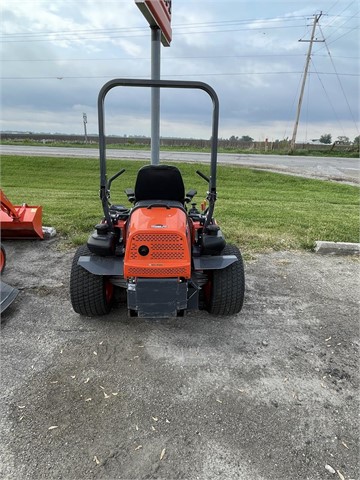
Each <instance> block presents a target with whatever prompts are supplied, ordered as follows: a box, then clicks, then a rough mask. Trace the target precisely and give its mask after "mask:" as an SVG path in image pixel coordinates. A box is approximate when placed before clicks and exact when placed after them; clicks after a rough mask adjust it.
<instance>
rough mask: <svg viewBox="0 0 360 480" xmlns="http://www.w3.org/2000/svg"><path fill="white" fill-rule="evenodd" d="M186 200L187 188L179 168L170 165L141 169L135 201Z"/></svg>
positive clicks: (137, 179) (136, 186)
mask: <svg viewBox="0 0 360 480" xmlns="http://www.w3.org/2000/svg"><path fill="white" fill-rule="evenodd" d="M143 200H170V201H175V202H180V203H181V204H182V205H183V204H184V200H185V187H184V182H183V179H182V176H181V173H180V171H179V169H178V168H177V167H173V166H170V165H146V166H145V167H142V168H140V170H139V171H138V174H137V178H136V182H135V201H136V202H141V201H143Z"/></svg>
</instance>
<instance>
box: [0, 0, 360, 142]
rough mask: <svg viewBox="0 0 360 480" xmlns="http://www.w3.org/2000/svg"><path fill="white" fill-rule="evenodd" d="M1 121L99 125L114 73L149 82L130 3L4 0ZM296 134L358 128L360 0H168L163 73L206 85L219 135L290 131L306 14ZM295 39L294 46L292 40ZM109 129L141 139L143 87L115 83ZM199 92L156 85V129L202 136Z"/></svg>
mask: <svg viewBox="0 0 360 480" xmlns="http://www.w3.org/2000/svg"><path fill="white" fill-rule="evenodd" d="M0 8H1V16H2V18H1V51H2V68H1V79H2V80H1V83H2V88H1V95H2V96H1V107H2V108H1V125H0V129H1V130H3V131H5V130H10V131H33V132H52V133H55V132H61V133H83V131H84V130H83V123H82V121H83V113H84V112H85V113H86V114H87V119H88V125H87V127H88V133H97V128H98V127H97V110H96V103H97V95H98V92H99V90H100V88H101V86H102V85H103V84H104V83H106V82H107V81H108V80H110V79H112V78H120V77H127V78H150V66H151V62H150V35H151V33H150V28H149V27H148V25H147V22H146V20H145V18H144V17H143V16H142V14H141V12H140V10H139V9H138V8H137V6H136V4H135V2H134V0H101V1H100V0H52V1H51V2H50V1H49V0H2V3H1V7H0ZM320 12H322V13H323V15H322V17H321V18H320V20H319V24H318V27H317V29H316V38H317V39H318V40H326V42H320V41H319V42H318V43H315V44H314V46H313V55H312V59H311V63H310V68H309V75H308V78H307V83H306V88H305V95H304V101H303V107H302V113H301V117H300V125H299V130H298V137H297V138H298V140H299V141H304V140H311V139H314V138H319V137H320V136H321V135H322V134H324V133H331V134H332V137H333V140H335V139H336V137H337V136H340V135H346V136H348V137H350V139H351V140H353V139H354V137H355V136H356V135H358V134H359V131H358V128H359V126H358V125H359V105H360V101H359V81H360V77H359V76H360V69H359V18H360V12H359V2H358V0H355V1H352V0H337V1H336V0H318V1H317V0H309V1H308V0H272V1H269V0H252V1H242V0H173V2H172V29H173V40H172V42H171V46H170V47H161V77H162V78H163V79H178V80H200V81H203V82H207V83H209V84H210V85H211V86H212V87H213V88H214V89H215V90H216V91H217V93H218V96H219V99H220V131H219V136H220V137H222V138H228V137H230V136H231V135H236V136H239V137H241V136H242V135H250V136H251V137H253V138H254V139H255V140H264V139H265V138H268V139H269V140H275V139H283V138H286V137H290V138H291V136H292V131H293V125H294V120H295V114H296V106H297V102H298V98H299V93H300V85H301V81H302V77H303V70H304V66H305V60H306V53H307V50H308V48H309V43H308V42H306V41H305V40H309V39H310V35H311V28H312V24H313V20H314V15H315V14H319V13H320ZM300 39H301V40H304V41H302V42H299V40H300ZM106 114H107V124H106V131H107V133H108V134H113V135H124V134H126V135H150V126H149V116H150V92H149V91H148V90H147V89H145V90H139V89H128V88H118V89H116V91H112V92H111V93H110V94H109V95H108V97H107V100H106ZM210 115H211V102H210V99H208V97H207V96H206V94H205V93H203V92H189V91H173V90H172V91H163V92H162V94H161V116H162V122H161V135H162V136H176V137H183V136H185V137H193V138H209V137H210V135H211V130H210Z"/></svg>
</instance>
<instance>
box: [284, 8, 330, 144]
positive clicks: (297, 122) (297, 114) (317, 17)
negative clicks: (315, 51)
mask: <svg viewBox="0 0 360 480" xmlns="http://www.w3.org/2000/svg"><path fill="white" fill-rule="evenodd" d="M321 16H322V12H320V13H318V14H316V15H314V23H313V28H312V32H311V38H310V40H299V42H310V43H309V49H308V53H307V56H306V63H305V70H304V77H303V81H302V85H301V91H300V97H299V102H298V107H297V112H296V120H295V125H294V131H293V135H292V138H291V142H290V153H293V151H294V149H295V142H296V134H297V129H298V125H299V118H300V112H301V105H302V101H303V96H304V90H305V83H306V78H307V74H308V69H309V63H310V58H311V50H312V46H313V43H314V42H325V40H318V39H315V30H316V25H317V23H318V21H319V20H320V17H321Z"/></svg>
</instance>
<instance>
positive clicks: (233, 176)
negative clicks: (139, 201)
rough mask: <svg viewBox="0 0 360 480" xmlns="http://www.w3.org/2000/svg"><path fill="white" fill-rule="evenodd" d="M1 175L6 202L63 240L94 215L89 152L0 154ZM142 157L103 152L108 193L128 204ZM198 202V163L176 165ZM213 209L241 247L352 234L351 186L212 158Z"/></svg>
mask: <svg viewBox="0 0 360 480" xmlns="http://www.w3.org/2000/svg"><path fill="white" fill-rule="evenodd" d="M1 162H2V172H1V183H2V188H3V189H4V191H5V193H6V194H7V196H8V197H9V198H10V200H11V201H12V202H13V203H15V204H16V203H20V202H21V203H22V202H26V203H28V204H29V205H31V204H32V205H42V206H43V212H44V213H43V223H44V225H51V226H53V227H55V228H56V229H57V231H58V233H59V234H60V235H61V237H62V238H63V240H64V241H65V243H71V244H79V243H83V242H85V241H86V239H87V237H88V235H89V233H90V232H91V230H92V229H93V226H94V225H95V224H96V223H98V222H99V220H100V219H101V217H102V209H101V204H100V200H99V196H98V191H99V165H98V160H95V159H73V158H66V159H57V158H43V157H41V158H35V157H17V156H3V157H2V159H1ZM142 164H143V163H141V162H138V161H123V160H108V174H109V176H110V175H112V174H113V173H115V172H117V171H118V170H119V169H120V168H122V167H124V168H126V173H125V174H123V175H122V176H121V177H120V178H119V179H117V180H115V181H114V183H113V186H112V201H113V202H114V203H122V204H124V205H129V204H128V202H127V199H126V196H125V194H124V193H123V190H124V189H125V188H127V187H132V186H133V185H134V182H135V178H136V173H137V171H138V169H139V168H140V166H141V165H142ZM178 166H179V167H180V169H181V171H182V173H183V177H184V182H185V186H186V188H187V189H190V188H196V189H197V191H198V195H197V197H196V198H197V201H198V204H200V203H201V201H202V200H203V199H204V197H205V196H206V190H207V184H206V182H204V181H203V180H202V179H201V178H200V177H198V175H196V173H195V171H196V170H197V169H200V170H201V171H203V172H204V173H208V167H207V166H204V165H193V164H182V165H178ZM217 183H218V201H217V203H216V209H215V217H216V218H217V221H218V223H219V224H220V225H221V227H222V230H223V231H224V233H225V234H226V238H227V240H228V241H229V242H233V243H236V244H238V245H239V246H240V247H241V248H242V249H243V250H244V252H246V253H250V254H251V253H254V252H263V251H269V250H288V249H311V248H312V247H313V244H314V241H315V240H329V241H341V242H345V241H346V242H359V189H358V187H354V186H350V185H342V184H337V183H330V182H323V181H320V180H307V179H303V178H301V177H292V176H288V175H280V174H276V173H270V172H263V171H259V170H250V169H245V168H241V167H230V166H220V167H219V169H218V182H217Z"/></svg>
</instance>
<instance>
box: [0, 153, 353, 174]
mask: <svg viewBox="0 0 360 480" xmlns="http://www.w3.org/2000/svg"><path fill="white" fill-rule="evenodd" d="M0 154H2V155H29V156H55V157H76V158H81V157H86V158H98V156H99V151H98V149H95V148H70V147H64V148H61V147H46V146H43V147H31V146H14V145H0ZM107 158H115V159H117V158H118V159H121V158H123V159H134V160H150V152H149V151H144V150H114V149H108V150H107ZM209 159H210V155H209V154H208V153H200V152H173V151H171V152H168V151H162V152H160V160H161V161H164V162H166V161H172V162H198V163H202V162H205V163H207V162H209ZM218 162H219V163H220V164H222V163H223V164H233V165H242V166H248V167H252V168H260V169H263V170H274V171H279V172H282V173H291V174H295V175H301V176H305V177H310V178H320V179H324V180H336V181H342V182H347V183H360V162H359V159H356V158H340V157H302V156H288V155H250V154H230V153H220V154H218Z"/></svg>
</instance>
